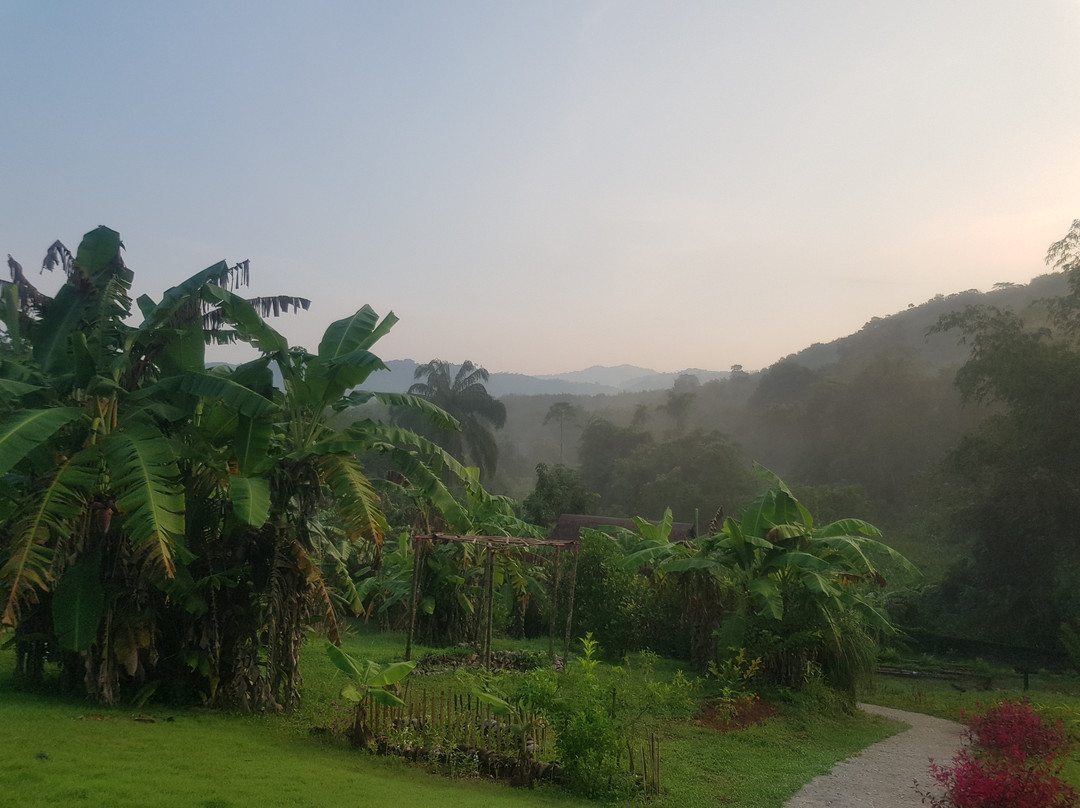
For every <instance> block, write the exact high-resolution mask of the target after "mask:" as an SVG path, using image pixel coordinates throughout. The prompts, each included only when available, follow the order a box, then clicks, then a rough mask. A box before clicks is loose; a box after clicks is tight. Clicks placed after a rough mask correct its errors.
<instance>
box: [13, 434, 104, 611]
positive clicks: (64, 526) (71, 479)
mask: <svg viewBox="0 0 1080 808" xmlns="http://www.w3.org/2000/svg"><path fill="white" fill-rule="evenodd" d="M94 456H96V453H92V452H81V453H79V454H77V455H75V456H74V457H73V458H69V459H67V460H65V461H64V462H63V463H61V464H60V466H59V467H58V468H57V470H56V473H55V474H54V475H53V476H52V477H51V478H50V479H49V480H48V481H47V482H46V483H45V485H44V486H43V487H42V489H41V490H40V491H39V492H38V493H37V494H36V496H35V497H34V498H33V499H32V500H31V501H30V503H31V504H30V507H28V508H27V509H26V510H25V511H24V512H23V514H22V515H21V516H19V517H17V518H16V520H15V522H14V524H13V525H12V527H11V536H12V539H11V548H12V550H11V555H10V557H9V558H8V560H7V562H6V563H5V564H4V565H3V567H0V582H2V583H3V584H4V585H5V588H6V589H7V600H6V603H5V605H4V613H3V618H2V619H0V623H2V624H3V625H7V626H14V625H16V624H17V623H18V619H19V606H20V603H24V602H34V601H36V599H37V596H36V591H46V590H48V588H49V583H50V581H49V568H50V566H51V564H52V559H53V550H54V548H55V546H56V543H57V542H58V541H60V540H62V539H65V538H67V537H68V536H70V535H71V530H72V525H73V523H74V522H75V520H76V518H77V517H78V515H79V514H80V513H81V511H82V509H83V507H84V505H85V502H86V497H85V494H84V493H83V492H84V491H85V490H86V489H87V488H89V486H90V484H92V482H93V479H94V473H93V470H94V468H95V463H94V462H93V457H94ZM80 489H81V490H80Z"/></svg>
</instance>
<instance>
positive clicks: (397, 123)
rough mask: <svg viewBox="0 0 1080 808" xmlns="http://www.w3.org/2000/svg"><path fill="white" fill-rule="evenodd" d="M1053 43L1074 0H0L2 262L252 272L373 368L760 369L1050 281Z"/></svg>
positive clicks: (1079, 211)
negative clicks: (298, 303)
mask: <svg viewBox="0 0 1080 808" xmlns="http://www.w3.org/2000/svg"><path fill="white" fill-rule="evenodd" d="M1078 34H1080V3H1077V2H1075V0H1068V1H1066V0H1031V2H1025V3H1017V2H1015V0H950V1H949V2H942V0H905V2H902V3H895V2H893V3H884V2H866V1H865V0H815V2H802V0H799V1H798V2H779V1H774V0H760V2H759V1H755V2H728V0H707V2H689V1H688V0H664V2H656V1H654V0H650V1H649V2H637V1H631V0H627V1H626V2H615V1H613V0H574V1H573V2H570V1H568V0H534V1H530V0H515V2H506V1H505V0H492V1H491V2H477V1H474V0H438V2H436V1H435V0H430V2H410V0H399V1H396V2H363V1H362V0H343V1H342V2H320V0H308V2H305V3H304V4H303V5H301V4H298V3H295V2H289V3H286V2H273V1H271V0H260V2H254V0H251V2H228V0H213V2H201V1H200V0H185V2H183V3H164V2H143V0H128V1H127V2H109V0H100V1H99V2H75V1H74V0H68V1H67V2H59V1H57V2H41V1H40V0H0V121H2V125H0V256H3V255H4V254H7V253H10V254H11V255H13V256H14V257H15V258H16V259H17V260H19V261H20V262H21V263H22V264H23V266H24V267H25V268H26V269H27V270H36V268H37V267H38V266H39V265H40V261H41V259H42V258H43V257H44V254H45V250H46V249H47V247H48V245H50V244H51V243H52V242H53V241H54V240H56V239H60V240H61V241H63V242H64V243H65V244H67V245H68V246H69V247H70V248H72V249H74V248H75V247H76V246H77V244H78V241H79V239H80V238H81V236H82V234H83V233H85V232H87V231H89V230H91V229H93V228H94V227H96V226H97V225H101V224H104V225H107V226H109V227H111V228H113V229H115V230H118V231H120V233H121V236H122V237H123V239H124V243H125V246H126V253H125V261H126V263H127V265H128V266H129V267H131V268H132V269H134V270H135V273H136V286H135V290H134V291H135V293H136V294H143V293H145V294H149V295H151V296H152V297H158V296H160V294H161V293H162V292H163V291H164V290H165V289H166V288H168V287H170V286H172V285H174V284H176V283H179V282H180V281H181V280H183V279H184V278H186V277H188V276H190V275H192V274H194V273H195V272H197V271H199V270H201V269H203V268H204V267H206V266H209V265H211V264H214V263H216V262H217V261H220V260H222V259H224V260H226V261H229V262H230V263H233V262H237V261H241V260H244V259H249V260H250V261H251V271H252V284H251V286H250V287H249V288H248V290H246V292H244V293H245V294H249V295H252V296H254V295H270V294H291V295H300V296H303V297H307V298H309V299H310V300H311V301H312V305H311V309H310V310H309V311H308V312H306V313H303V314H301V315H298V316H296V317H292V316H290V317H288V318H283V319H281V320H278V321H276V322H275V323H274V325H275V327H276V328H278V329H279V330H280V331H282V333H284V334H285V335H286V336H287V337H288V339H289V340H290V342H291V343H292V344H294V345H296V344H299V345H304V346H306V347H308V348H309V349H312V350H313V349H314V348H315V347H316V346H317V344H318V341H319V338H320V336H321V334H322V331H323V330H324V329H325V327H326V326H327V325H329V324H330V323H331V322H332V321H334V320H336V319H340V318H342V317H346V316H348V315H349V314H351V313H352V312H354V311H355V310H356V309H357V308H359V307H360V306H361V305H363V304H365V303H367V304H370V305H371V306H372V307H373V308H374V309H375V310H376V311H377V312H379V313H380V314H386V313H388V312H389V311H391V310H392V311H393V312H394V313H395V314H396V315H397V316H398V317H399V318H400V322H399V323H398V324H397V325H396V326H395V327H394V329H393V330H392V331H391V333H390V334H389V335H388V336H386V337H384V338H383V339H382V340H381V341H380V342H379V343H378V345H377V346H376V349H375V350H376V353H378V354H379V355H380V356H381V357H383V358H384V359H405V358H411V359H415V360H417V361H420V362H424V361H427V360H430V359H433V358H440V359H444V360H447V361H450V362H455V363H457V362H461V361H463V360H466V359H468V360H472V361H473V362H475V363H477V364H480V365H483V366H485V367H487V369H488V370H490V371H493V372H495V371H513V372H521V373H529V374H547V373H560V372H565V371H571V370H577V369H582V368H586V367H589V366H592V365H619V364H624V363H625V364H634V365H640V366H643V367H648V368H652V369H655V370H658V371H665V372H671V371H678V370H682V369H686V368H703V369H709V370H726V369H727V368H729V367H730V366H731V365H733V364H741V365H743V366H744V367H745V368H747V369H757V368H762V367H767V366H768V365H770V364H772V363H773V362H775V361H776V360H778V359H780V358H782V357H784V356H786V355H788V354H790V353H793V352H796V351H798V350H800V349H802V348H804V347H806V346H808V345H810V344H812V343H815V342H828V341H830V340H832V339H836V338H838V337H841V336H844V335H846V334H849V333H851V332H853V331H857V330H858V329H859V328H861V327H862V325H863V324H864V323H866V322H867V321H868V320H870V318H871V317H875V316H887V315H889V314H892V313H894V312H897V311H900V310H902V309H905V308H906V307H907V306H908V305H909V304H911V303H915V304H918V303H922V302H924V301H926V300H928V299H930V298H932V297H934V295H936V294H939V293H942V294H949V293H952V292H959V291H963V290H967V289H972V288H977V289H982V290H984V291H985V290H988V289H990V288H991V287H992V286H993V284H995V283H998V282H1015V283H1025V282H1027V281H1028V280H1030V279H1031V278H1032V277H1034V276H1036V275H1039V274H1041V273H1043V272H1046V271H1047V268H1046V267H1045V266H1044V265H1043V263H1042V259H1043V256H1044V254H1045V252H1046V248H1047V246H1048V245H1049V244H1050V243H1051V242H1053V241H1055V240H1057V239H1058V238H1060V237H1061V236H1062V235H1064V234H1065V232H1066V231H1067V230H1068V228H1069V225H1070V223H1071V222H1072V221H1073V219H1076V218H1080V146H1078V144H1080V141H1078V138H1077V135H1078V133H1080V104H1077V103H1076V100H1077V79H1078V77H1080V63H1078V62H1077V59H1076V54H1077V46H1076V43H1077V41H1078V39H1077V36H1078ZM58 282H59V280H58V279H50V278H48V277H46V278H45V279H43V280H42V285H43V287H46V288H48V287H49V284H50V283H52V284H54V285H56V284H58ZM226 358H227V357H226Z"/></svg>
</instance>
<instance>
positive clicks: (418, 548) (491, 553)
mask: <svg viewBox="0 0 1080 808" xmlns="http://www.w3.org/2000/svg"><path fill="white" fill-rule="evenodd" d="M410 542H411V544H412V549H413V575H412V599H411V601H410V603H409V631H408V635H407V639H406V641H405V659H406V660H409V659H412V644H413V634H414V632H415V630H416V610H417V608H419V604H420V596H421V592H420V589H421V585H420V581H421V571H422V568H423V563H424V556H425V555H426V554H427V552H428V551H429V548H431V547H434V545H436V544H473V545H477V546H479V547H483V548H484V549H485V550H486V551H487V553H486V560H485V563H484V582H483V585H482V596H481V606H480V617H481V620H482V621H483V622H482V623H481V629H482V630H481V632H480V640H481V642H480V646H481V647H480V657H481V659H482V660H483V663H484V667H486V668H489V667H491V637H492V631H493V620H492V614H493V609H494V604H495V597H494V589H495V551H496V550H499V549H510V548H520V549H524V550H528V549H532V548H535V547H553V548H555V561H554V570H553V572H552V576H551V579H552V586H551V626H550V629H549V632H548V635H549V636H548V653H549V655H550V656H551V657H552V659H554V657H555V612H556V605H557V603H558V596H559V557H560V555H561V554H562V552H563V551H564V550H573V551H574V567H573V570H574V571H573V574H572V576H571V578H570V603H569V608H568V609H567V615H566V639H565V642H564V646H563V656H564V657H565V656H566V655H567V654H568V653H569V651H570V632H571V627H572V625H573V621H574V589H575V587H576V585H577V569H578V566H577V562H578V555H579V554H578V549H579V548H580V546H581V538H580V536H579V537H577V538H574V539H572V540H567V539H556V538H552V539H534V538H529V537H524V536H460V535H456V534H453V533H431V534H427V535H414V536H412V537H411V539H410Z"/></svg>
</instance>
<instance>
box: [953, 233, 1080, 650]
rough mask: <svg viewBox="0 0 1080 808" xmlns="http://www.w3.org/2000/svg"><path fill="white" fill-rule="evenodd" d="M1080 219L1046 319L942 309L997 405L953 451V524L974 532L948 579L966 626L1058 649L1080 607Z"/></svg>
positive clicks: (973, 372) (981, 399) (964, 375)
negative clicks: (1078, 528) (1063, 282)
mask: <svg viewBox="0 0 1080 808" xmlns="http://www.w3.org/2000/svg"><path fill="white" fill-rule="evenodd" d="M1078 244H1080V221H1076V222H1073V225H1072V227H1071V228H1070V230H1069V232H1068V234H1066V236H1065V237H1064V238H1063V239H1062V240H1061V241H1058V242H1056V243H1055V244H1053V245H1051V246H1050V249H1049V250H1048V252H1047V263H1050V264H1053V265H1054V266H1055V267H1056V268H1059V269H1061V270H1062V271H1063V272H1064V273H1065V275H1066V279H1067V283H1068V292H1067V293H1066V294H1064V295H1062V296H1060V297H1057V298H1054V299H1050V300H1046V301H1043V303H1044V309H1043V316H1044V318H1045V319H1044V320H1043V321H1042V322H1036V323H1035V324H1031V323H1029V322H1027V321H1025V320H1024V319H1023V318H1021V317H1020V316H1019V315H1017V314H1016V313H1014V312H1013V311H1011V310H1009V309H1000V308H996V307H989V306H979V307H968V308H966V309H963V310H962V311H958V312H954V313H952V314H949V315H946V316H944V317H942V318H941V320H940V321H939V322H938V325H937V326H935V329H934V330H936V331H952V330H955V331H958V332H959V333H960V334H961V340H962V341H963V342H965V343H966V344H967V345H969V346H970V350H971V353H970V356H969V358H968V360H967V362H966V363H965V364H964V365H963V367H961V368H960V370H959V372H958V373H957V375H956V386H957V388H958V389H959V390H960V393H961V396H962V397H963V399H964V400H965V402H968V403H974V404H984V405H991V406H992V407H993V408H994V411H995V412H994V414H993V415H992V416H991V417H990V418H988V419H987V420H986V421H985V423H984V424H983V426H982V427H981V428H979V429H978V430H976V431H975V432H973V433H971V434H970V435H968V436H967V437H966V438H965V439H964V440H963V441H962V442H961V443H960V444H959V445H958V446H957V448H956V449H955V450H954V451H953V452H951V453H950V455H949V457H948V459H947V463H946V484H947V485H948V489H947V490H948V492H949V494H950V502H951V505H952V526H953V529H954V531H955V532H956V533H957V534H958V535H959V536H963V537H970V539H971V544H972V550H973V552H972V553H971V559H970V562H969V563H967V564H966V565H962V566H958V567H956V568H954V569H953V571H952V572H951V574H950V575H949V576H948V578H947V580H946V581H945V583H944V586H943V589H942V591H943V596H944V598H945V605H946V607H947V608H949V610H950V611H952V612H953V614H954V615H955V619H956V623H957V626H958V630H963V631H964V632H965V633H968V632H970V633H973V634H975V635H976V636H978V637H979V638H985V639H994V640H997V641H1006V642H1012V643H1016V644H1019V645H1034V646H1037V647H1042V648H1047V649H1055V648H1058V647H1059V642H1060V636H1059V635H1060V627H1061V624H1062V623H1063V622H1068V621H1071V620H1074V619H1076V618H1077V617H1080V598H1078V597H1077V595H1076V592H1077V591H1078V590H1077V584H1078V583H1080V547H1078V546H1077V544H1076V542H1074V541H1072V539H1071V537H1072V535H1073V533H1074V528H1075V525H1076V524H1077V520H1078V519H1080V495H1078V493H1077V492H1080V470H1078V466H1077V463H1076V457H1077V456H1078V453H1080V419H1077V417H1076V401H1077V400H1080V340H1078V336H1080V330H1078V328H1077V325H1078V313H1080V250H1078Z"/></svg>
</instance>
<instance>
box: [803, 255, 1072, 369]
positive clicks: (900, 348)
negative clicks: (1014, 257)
mask: <svg viewBox="0 0 1080 808" xmlns="http://www.w3.org/2000/svg"><path fill="white" fill-rule="evenodd" d="M1065 286H1066V285H1065V276H1064V275H1062V274H1061V273H1051V274H1047V275H1040V276H1039V277H1037V278H1035V279H1033V280H1032V281H1031V282H1030V283H1028V284H1023V285H1021V284H1001V285H998V286H997V287H996V288H994V289H993V290H992V291H989V292H980V291H979V290H977V289H969V290H968V291H966V292H957V293H955V294H951V295H937V296H935V297H933V298H932V299H930V300H928V301H926V302H925V303H923V304H922V305H919V306H911V307H910V308H908V309H907V310H905V311H901V312H898V313H897V314H893V315H891V316H888V317H872V318H871V319H870V321H869V322H867V324H866V325H864V326H863V327H862V329H861V330H859V331H857V332H856V333H854V334H851V335H849V336H846V337H841V338H840V339H837V340H833V341H832V342H829V343H824V344H823V343H815V344H814V345H811V346H810V347H809V348H804V349H803V350H801V351H799V352H798V353H796V354H792V355H791V356H789V357H787V359H788V360H793V361H795V362H797V363H798V364H800V365H803V366H805V367H808V368H819V367H823V366H825V365H831V364H834V363H837V362H860V361H865V360H866V359H869V358H872V357H873V356H875V355H877V354H879V353H881V351H882V350H889V351H892V352H900V353H903V354H906V355H908V356H910V357H912V358H913V359H917V360H918V361H921V362H925V363H927V364H929V365H930V366H931V367H934V368H942V367H950V366H954V365H958V364H960V363H962V362H963V361H964V359H965V358H966V357H967V349H966V348H965V347H964V346H963V345H961V344H959V341H958V340H957V338H956V336H955V335H953V334H931V335H929V336H928V335H927V331H928V330H929V329H930V328H931V327H932V326H933V325H934V324H935V323H936V322H937V321H938V319H939V318H940V317H941V316H942V315H944V314H948V313H949V312H952V311H957V310H959V309H963V308H964V307H966V306H975V305H987V306H996V307H998V308H1005V307H1010V308H1012V309H1013V310H1014V311H1016V312H1018V313H1023V312H1024V311H1025V310H1027V309H1028V308H1029V307H1030V306H1031V304H1032V303H1033V302H1035V301H1037V300H1042V299H1044V298H1048V297H1054V296H1057V295H1060V294H1063V293H1064V292H1065Z"/></svg>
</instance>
